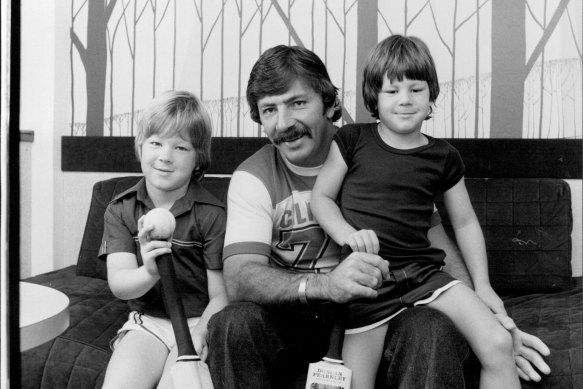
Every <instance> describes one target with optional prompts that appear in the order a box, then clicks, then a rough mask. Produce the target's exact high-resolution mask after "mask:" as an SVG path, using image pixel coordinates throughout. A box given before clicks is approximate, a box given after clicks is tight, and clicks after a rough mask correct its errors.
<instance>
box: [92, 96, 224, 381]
mask: <svg viewBox="0 0 583 389" xmlns="http://www.w3.org/2000/svg"><path fill="white" fill-rule="evenodd" d="M210 143H211V123H210V120H209V117H208V114H207V112H206V110H205V109H204V107H203V106H202V103H201V102H200V100H199V99H198V98H197V97H195V96H194V95H192V94H190V93H188V92H167V93H165V94H163V95H162V96H160V97H158V98H156V99H155V100H154V101H153V102H152V104H151V105H150V106H149V107H148V108H147V109H146V110H145V111H144V112H143V114H142V118H141V120H140V123H139V126H138V133H137V136H136V139H135V150H136V154H137V156H138V159H139V160H140V164H141V169H142V173H143V175H144V177H143V178H142V179H141V180H140V181H139V182H138V183H137V184H136V185H135V186H134V187H132V188H130V189H128V190H127V191H125V192H123V193H121V194H120V195H119V196H117V197H116V198H115V199H114V200H113V201H112V202H111V203H110V204H109V206H108V208H107V211H106V212H105V217H104V220H105V231H104V235H103V242H102V246H101V250H100V257H102V258H104V257H105V258H106V259H107V273H108V282H109V286H110V288H111V290H112V292H113V293H114V294H115V295H116V296H117V297H119V298H120V299H123V300H127V303H128V305H129V307H130V310H131V313H130V314H129V318H128V321H127V322H126V323H125V324H124V325H123V327H122V328H121V329H120V330H119V331H118V335H117V336H116V338H115V339H114V340H113V341H112V348H113V355H112V357H111V360H110V362H109V365H108V367H107V371H106V375H105V381H104V386H103V387H104V388H123V389H127V388H152V387H155V386H156V385H157V383H158V381H159V380H160V378H161V376H162V373H163V371H164V366H165V363H166V359H167V357H168V354H169V351H170V350H171V349H172V348H173V347H174V346H175V339H174V332H173V330H172V324H171V322H170V319H169V317H168V315H167V313H166V311H165V309H164V304H163V302H162V296H161V290H160V282H159V280H160V276H159V273H158V267H157V265H156V258H157V257H159V256H160V255H162V254H167V253H170V252H172V254H173V261H174V266H175V268H176V274H177V286H178V290H180V291H181V294H182V300H183V303H184V307H185V311H186V317H187V320H188V325H189V328H190V331H191V334H192V338H193V343H194V346H195V349H196V351H197V353H198V354H199V355H200V356H201V358H202V359H203V360H204V359H206V356H207V353H208V351H207V349H208V347H207V341H206V335H207V322H208V320H209V318H210V317H211V316H212V315H213V314H214V313H216V312H218V311H219V310H221V309H222V308H223V307H224V306H225V305H226V304H227V298H226V292H225V285H224V281H223V276H222V260H221V255H222V247H223V239H224V231H225V221H226V215H225V210H224V208H223V205H222V204H221V202H219V201H218V200H217V199H215V198H214V197H213V196H212V195H211V194H210V193H209V192H207V191H206V190H205V189H204V188H203V187H202V186H201V184H200V183H199V180H200V179H201V178H202V176H203V175H204V172H205V171H206V170H207V168H208V166H209V163H210ZM159 207H161V208H166V209H168V210H170V212H172V214H173V215H174V216H175V218H176V229H175V231H174V234H173V236H172V239H171V240H170V241H161V240H152V239H150V236H149V234H150V232H151V231H152V229H153V226H151V225H144V222H143V216H144V215H145V214H146V213H147V212H148V211H149V210H151V209H153V208H159Z"/></svg>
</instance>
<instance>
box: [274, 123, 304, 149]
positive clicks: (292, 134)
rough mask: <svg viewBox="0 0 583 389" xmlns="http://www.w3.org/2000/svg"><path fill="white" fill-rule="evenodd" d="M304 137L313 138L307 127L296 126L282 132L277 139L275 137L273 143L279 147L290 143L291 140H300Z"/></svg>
mask: <svg viewBox="0 0 583 389" xmlns="http://www.w3.org/2000/svg"><path fill="white" fill-rule="evenodd" d="M304 135H305V136H308V137H311V136H312V134H311V133H310V131H309V130H308V128H307V127H306V126H304V125H297V124H296V125H293V126H291V127H290V128H288V129H287V130H285V132H282V133H280V134H278V135H277V136H276V137H274V138H273V143H275V144H276V145H279V144H281V143H283V142H289V141H290V140H295V139H299V138H301V137H302V136H304Z"/></svg>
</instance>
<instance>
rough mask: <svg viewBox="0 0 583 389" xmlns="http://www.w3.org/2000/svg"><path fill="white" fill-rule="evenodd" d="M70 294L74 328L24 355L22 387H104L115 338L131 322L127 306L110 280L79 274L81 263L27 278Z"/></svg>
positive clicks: (71, 322)
mask: <svg viewBox="0 0 583 389" xmlns="http://www.w3.org/2000/svg"><path fill="white" fill-rule="evenodd" d="M25 281H27V282H32V283H36V284H40V285H46V286H49V287H51V288H54V289H57V290H59V291H61V292H63V293H65V294H66V295H67V297H69V327H68V328H67V330H66V331H65V332H63V333H62V334H61V335H59V336H58V337H56V338H55V339H53V340H50V341H49V342H47V343H44V344H42V345H40V346H38V347H35V348H32V349H30V350H27V351H24V352H22V353H21V366H22V374H21V387H22V388H47V389H49V388H100V387H101V386H102V384H103V378H104V374H105V368H106V367H107V363H108V362H109V358H110V356H111V350H110V348H109V342H110V340H111V339H112V338H113V337H114V336H115V334H116V332H117V330H118V329H119V328H121V326H122V325H123V323H124V322H125V321H126V320H127V315H128V313H129V309H128V306H127V304H126V303H125V302H124V301H122V300H119V299H117V298H115V296H113V294H112V293H111V291H110V289H109V287H108V285H107V281H105V280H102V279H98V278H91V277H84V276H78V275H76V274H75V266H70V267H67V268H64V269H60V270H56V271H53V272H49V273H45V274H41V275H39V276H35V277H31V278H28V279H26V280H25Z"/></svg>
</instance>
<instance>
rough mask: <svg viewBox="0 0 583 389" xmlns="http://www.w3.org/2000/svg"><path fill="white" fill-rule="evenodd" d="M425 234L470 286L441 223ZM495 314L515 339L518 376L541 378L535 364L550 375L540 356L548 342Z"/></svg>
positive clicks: (449, 269)
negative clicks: (443, 252) (545, 342)
mask: <svg viewBox="0 0 583 389" xmlns="http://www.w3.org/2000/svg"><path fill="white" fill-rule="evenodd" d="M428 237H429V241H430V242H431V246H432V247H437V248H440V249H442V250H443V251H445V254H446V261H445V263H446V265H445V267H444V270H445V271H447V272H448V273H449V274H451V275H452V276H454V277H455V278H457V279H458V280H460V281H462V282H464V283H465V284H466V285H468V286H469V287H471V288H473V283H472V280H471V277H470V275H469V273H468V270H467V268H466V265H465V263H464V261H463V260H462V257H461V254H460V251H459V249H458V248H457V245H456V244H455V243H454V242H453V241H452V240H451V239H450V238H449V237H448V236H447V233H446V232H445V229H444V228H443V225H442V224H437V225H435V226H433V227H431V228H430V229H429V232H428ZM495 316H496V318H497V319H498V321H499V322H500V324H502V325H503V326H504V328H506V329H507V330H508V331H510V333H511V334H512V338H513V341H514V360H515V363H516V370H517V371H518V375H519V376H520V378H522V379H523V380H525V381H531V380H532V381H537V382H538V381H540V380H541V376H540V374H538V372H537V371H536V370H535V369H534V367H536V368H537V369H538V370H539V371H540V372H541V373H543V374H549V373H550V372H551V369H550V367H549V365H547V363H546V362H545V361H544V359H543V356H548V355H550V353H551V352H550V350H549V348H548V347H547V345H545V344H544V343H543V341H542V340H540V339H539V338H537V337H536V336H534V335H530V334H527V333H526V332H523V331H521V330H520V329H519V328H518V327H516V324H515V323H514V321H513V320H512V319H511V318H510V317H508V316H506V315H502V314H498V315H495Z"/></svg>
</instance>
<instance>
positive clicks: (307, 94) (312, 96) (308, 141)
mask: <svg viewBox="0 0 583 389" xmlns="http://www.w3.org/2000/svg"><path fill="white" fill-rule="evenodd" d="M257 108H258V110H259V118H260V119H261V124H262V125H263V131H264V132H265V133H266V134H267V137H268V138H269V139H270V140H271V142H272V143H273V144H274V145H275V146H276V147H277V148H278V150H279V151H280V152H281V154H282V155H283V156H284V157H285V158H286V159H287V160H288V161H290V162H291V163H293V164H294V165H297V166H303V167H314V166H318V165H321V164H322V163H323V162H324V160H325V158H326V155H327V154H328V150H329V147H330V144H329V142H328V140H329V139H330V137H329V136H328V135H329V129H330V127H331V122H330V120H329V119H330V118H331V117H332V115H333V114H334V110H333V108H327V109H325V108H324V103H323V101H322V96H321V95H320V94H318V93H316V91H314V90H313V89H312V88H311V87H310V86H308V85H307V84H306V83H304V82H302V81H301V80H299V79H296V80H295V81H294V82H293V83H292V84H291V86H290V88H289V89H288V90H287V92H285V93H283V94H281V95H274V96H265V97H263V98H261V99H259V101H258V102H257Z"/></svg>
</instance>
